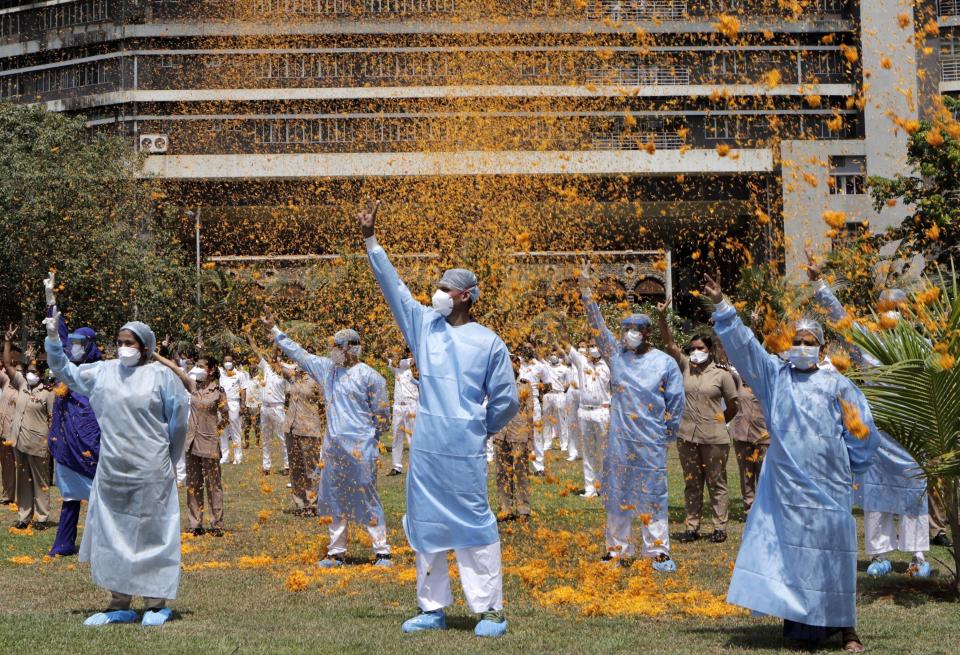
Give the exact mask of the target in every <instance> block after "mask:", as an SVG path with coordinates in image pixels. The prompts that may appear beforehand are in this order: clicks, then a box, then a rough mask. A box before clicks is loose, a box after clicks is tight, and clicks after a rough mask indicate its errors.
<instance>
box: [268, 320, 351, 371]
mask: <svg viewBox="0 0 960 655" xmlns="http://www.w3.org/2000/svg"><path fill="white" fill-rule="evenodd" d="M261 320H262V321H263V324H264V325H265V326H266V327H267V328H268V329H269V330H270V334H272V335H273V340H274V342H276V344H277V346H279V348H280V350H282V351H283V354H284V355H286V356H287V357H289V358H290V359H292V360H293V361H295V362H296V363H297V364H299V365H300V368H302V369H303V370H304V371H306V372H307V375H309V376H310V377H312V378H313V379H314V380H316V382H317V384H319V385H320V386H321V387H324V386H326V384H327V376H328V374H329V372H330V370H331V368H332V367H333V362H332V361H330V358H329V357H318V356H317V355H313V354H310V353H308V352H307V351H306V350H304V349H303V348H302V347H301V346H300V344H298V343H297V342H296V341H294V340H293V339H291V338H290V337H288V336H287V335H286V334H284V333H283V331H282V330H281V329H280V328H279V327H278V326H277V320H276V319H275V318H274V316H273V314H272V313H271V312H270V310H269V309H268V310H267V313H266V314H265V315H264V316H263V317H262V318H261ZM260 359H261V360H263V359H264V358H263V357H262V356H261V358H260ZM282 368H283V367H281V369H282Z"/></svg>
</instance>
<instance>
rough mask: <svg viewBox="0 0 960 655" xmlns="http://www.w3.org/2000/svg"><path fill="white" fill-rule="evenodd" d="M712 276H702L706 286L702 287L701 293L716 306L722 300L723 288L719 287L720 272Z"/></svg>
mask: <svg viewBox="0 0 960 655" xmlns="http://www.w3.org/2000/svg"><path fill="white" fill-rule="evenodd" d="M714 276H715V277H710V276H709V275H707V274H704V276H703V277H704V278H705V279H706V284H705V285H704V287H703V293H704V294H705V295H706V296H707V298H709V299H710V300H711V301H713V304H715V305H716V304H718V303H719V302H720V301H722V300H723V288H722V287H721V286H720V271H717V272H716V273H714Z"/></svg>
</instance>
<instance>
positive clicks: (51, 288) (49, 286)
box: [43, 271, 57, 307]
mask: <svg viewBox="0 0 960 655" xmlns="http://www.w3.org/2000/svg"><path fill="white" fill-rule="evenodd" d="M56 275H57V272H56V271H50V272H49V273H48V274H47V277H46V278H44V280H43V293H44V295H45V296H46V297H47V306H48V307H49V306H50V305H56V304H57V296H56V293H55V292H56V288H57V283H56V281H55V277H56Z"/></svg>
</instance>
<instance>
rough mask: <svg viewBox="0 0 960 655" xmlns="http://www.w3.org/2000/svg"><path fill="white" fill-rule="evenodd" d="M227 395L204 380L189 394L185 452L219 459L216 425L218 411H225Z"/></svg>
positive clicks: (218, 440)
mask: <svg viewBox="0 0 960 655" xmlns="http://www.w3.org/2000/svg"><path fill="white" fill-rule="evenodd" d="M226 407H227V395H226V394H225V393H224V391H223V389H221V388H220V387H219V386H216V385H214V386H211V385H210V382H209V381H207V382H204V383H203V387H202V388H200V389H198V390H197V391H196V392H194V393H193V394H192V395H191V396H190V422H189V423H188V425H187V441H186V446H185V447H186V452H188V453H190V454H191V455H193V456H194V457H203V458H204V459H214V458H216V459H220V456H221V453H220V435H219V434H218V432H219V430H217V425H218V423H219V422H220V411H221V410H222V411H226Z"/></svg>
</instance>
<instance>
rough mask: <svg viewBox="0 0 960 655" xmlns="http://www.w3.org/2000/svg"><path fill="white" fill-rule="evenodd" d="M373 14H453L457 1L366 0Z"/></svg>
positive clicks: (368, 9)
mask: <svg viewBox="0 0 960 655" xmlns="http://www.w3.org/2000/svg"><path fill="white" fill-rule="evenodd" d="M365 4H366V9H367V11H368V12H370V13H372V14H452V13H453V12H455V11H456V10H457V3H456V1H455V0H366V3H365Z"/></svg>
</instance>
